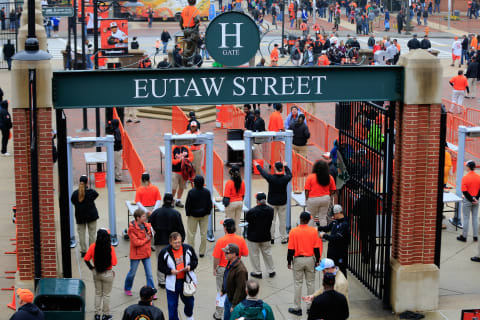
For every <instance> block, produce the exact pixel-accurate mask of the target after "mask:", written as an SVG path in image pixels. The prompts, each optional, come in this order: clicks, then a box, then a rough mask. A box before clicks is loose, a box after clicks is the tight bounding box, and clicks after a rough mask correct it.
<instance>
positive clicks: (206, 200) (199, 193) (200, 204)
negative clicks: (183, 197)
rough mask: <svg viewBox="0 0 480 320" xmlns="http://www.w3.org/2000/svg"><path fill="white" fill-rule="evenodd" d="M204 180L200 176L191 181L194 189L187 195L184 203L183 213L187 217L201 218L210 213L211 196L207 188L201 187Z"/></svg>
mask: <svg viewBox="0 0 480 320" xmlns="http://www.w3.org/2000/svg"><path fill="white" fill-rule="evenodd" d="M204 183H205V180H204V179H203V177H202V176H195V179H193V185H194V188H192V189H191V190H190V191H189V192H188V195H187V201H186V202H185V212H186V214H187V217H188V216H192V217H195V218H201V217H204V216H207V215H209V214H210V212H211V211H212V196H211V194H210V191H209V190H208V189H207V188H204V187H203V185H204Z"/></svg>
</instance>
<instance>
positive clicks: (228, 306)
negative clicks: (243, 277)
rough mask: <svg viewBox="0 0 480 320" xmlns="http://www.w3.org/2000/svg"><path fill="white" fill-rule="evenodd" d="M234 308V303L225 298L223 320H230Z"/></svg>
mask: <svg viewBox="0 0 480 320" xmlns="http://www.w3.org/2000/svg"><path fill="white" fill-rule="evenodd" d="M231 308H232V303H231V302H230V300H228V296H226V297H225V304H224V305H223V320H230V315H231V314H232V313H231V312H230V309H231Z"/></svg>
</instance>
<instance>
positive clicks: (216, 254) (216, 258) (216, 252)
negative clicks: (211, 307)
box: [212, 219, 249, 320]
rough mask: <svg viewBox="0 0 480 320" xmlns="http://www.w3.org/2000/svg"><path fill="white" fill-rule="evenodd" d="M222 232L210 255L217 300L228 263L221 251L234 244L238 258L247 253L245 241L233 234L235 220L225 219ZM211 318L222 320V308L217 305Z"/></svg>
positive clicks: (245, 255)
mask: <svg viewBox="0 0 480 320" xmlns="http://www.w3.org/2000/svg"><path fill="white" fill-rule="evenodd" d="M223 231H224V232H225V235H224V236H223V237H221V238H220V239H218V240H217V243H216V244H215V248H214V249H213V254H212V256H213V275H214V276H215V277H216V284H217V298H220V294H221V292H222V285H223V275H224V273H225V267H226V266H227V263H228V261H227V259H226V258H225V252H224V251H223V250H222V249H223V248H225V247H226V246H227V244H229V243H235V244H236V245H237V246H238V248H239V254H238V255H239V257H247V256H248V253H249V252H248V246H247V242H246V241H245V239H243V238H242V237H241V236H239V235H237V234H235V231H236V227H235V220H233V219H225V220H224V221H223ZM213 318H215V320H221V319H223V307H219V306H218V305H217V307H216V308H215V314H214V315H213Z"/></svg>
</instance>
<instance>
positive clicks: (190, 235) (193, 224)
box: [187, 216, 208, 254]
mask: <svg viewBox="0 0 480 320" xmlns="http://www.w3.org/2000/svg"><path fill="white" fill-rule="evenodd" d="M197 226H199V227H200V250H198V253H199V254H205V251H207V229H208V216H205V217H201V218H196V217H187V229H188V230H187V243H188V244H189V245H191V246H192V247H193V248H195V235H196V234H197Z"/></svg>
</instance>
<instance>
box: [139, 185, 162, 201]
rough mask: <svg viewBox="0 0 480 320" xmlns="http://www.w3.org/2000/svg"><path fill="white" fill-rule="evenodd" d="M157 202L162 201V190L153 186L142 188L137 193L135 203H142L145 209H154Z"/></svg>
mask: <svg viewBox="0 0 480 320" xmlns="http://www.w3.org/2000/svg"><path fill="white" fill-rule="evenodd" d="M157 200H162V196H161V195H160V190H158V188H157V186H154V185H153V184H151V185H149V186H148V187H145V186H140V187H138V189H137V192H136V193H135V202H141V203H142V205H144V206H145V207H153V206H154V205H155V202H157Z"/></svg>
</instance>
